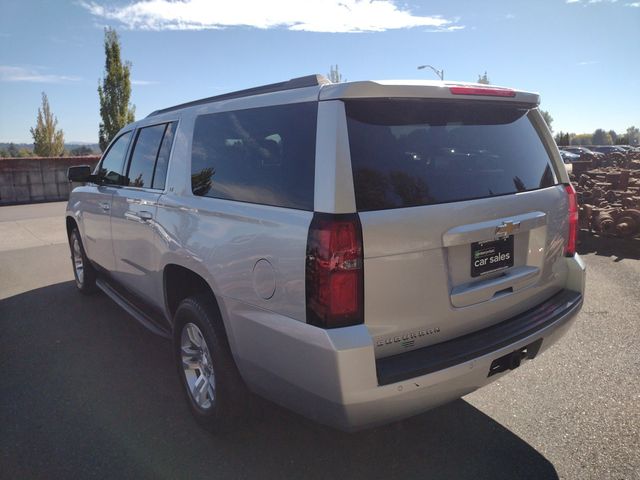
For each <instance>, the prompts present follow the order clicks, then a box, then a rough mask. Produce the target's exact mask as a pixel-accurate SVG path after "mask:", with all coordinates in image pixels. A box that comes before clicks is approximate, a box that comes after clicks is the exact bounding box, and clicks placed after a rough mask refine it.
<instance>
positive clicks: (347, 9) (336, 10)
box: [81, 0, 464, 33]
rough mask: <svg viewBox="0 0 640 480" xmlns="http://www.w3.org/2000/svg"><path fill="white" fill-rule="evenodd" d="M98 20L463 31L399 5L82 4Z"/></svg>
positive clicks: (154, 26) (281, 0)
mask: <svg viewBox="0 0 640 480" xmlns="http://www.w3.org/2000/svg"><path fill="white" fill-rule="evenodd" d="M81 5H82V6H83V7H85V8H86V9H87V10H89V12H91V13H92V14H93V15H94V16H96V17H100V18H103V19H107V20H112V21H113V20H115V21H117V22H120V23H122V24H123V25H124V26H126V27H127V28H130V29H135V30H204V29H219V28H225V27H235V26H244V27H253V28H260V29H270V28H284V29H288V30H295V31H306V32H332V33H348V32H382V31H385V30H391V29H400V28H414V27H431V28H432V29H434V30H443V31H454V30H456V29H458V30H459V29H461V28H464V27H463V26H460V25H453V24H454V23H455V22H454V21H452V20H448V19H445V18H443V17H441V16H440V15H431V16H420V15H414V14H413V13H412V12H411V11H410V10H408V9H407V8H405V7H399V6H397V5H396V3H395V1H394V0H316V1H315V2H313V4H310V3H308V2H305V1H301V0H271V1H266V0H234V1H232V2H229V1H224V0H217V1H216V0H182V1H179V2H174V1H170V0H135V1H133V2H132V3H130V4H128V5H124V6H104V5H102V4H101V3H98V2H96V1H91V2H82V3H81Z"/></svg>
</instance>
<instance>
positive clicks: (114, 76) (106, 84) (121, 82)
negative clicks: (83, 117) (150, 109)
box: [98, 28, 135, 151]
mask: <svg viewBox="0 0 640 480" xmlns="http://www.w3.org/2000/svg"><path fill="white" fill-rule="evenodd" d="M104 53H105V57H106V58H105V64H104V70H105V73H104V79H102V80H101V81H100V82H101V83H102V85H98V96H99V97H100V117H101V118H102V122H100V131H99V139H100V149H101V150H102V151H104V150H105V149H106V148H107V146H108V145H109V142H111V140H112V139H113V137H114V136H115V135H116V133H118V131H119V130H120V129H121V128H122V127H124V126H125V125H127V124H128V123H131V122H133V121H134V120H135V107H134V106H133V105H131V103H129V99H130V97H131V80H130V78H129V76H130V73H131V62H126V61H125V62H122V60H121V59H120V39H119V38H118V34H117V33H116V31H115V30H114V29H112V28H105V30H104Z"/></svg>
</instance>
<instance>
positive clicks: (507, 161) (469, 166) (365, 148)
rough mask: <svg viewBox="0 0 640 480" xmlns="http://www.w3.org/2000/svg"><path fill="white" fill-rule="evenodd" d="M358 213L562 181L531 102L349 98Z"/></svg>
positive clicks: (352, 162)
mask: <svg viewBox="0 0 640 480" xmlns="http://www.w3.org/2000/svg"><path fill="white" fill-rule="evenodd" d="M345 108H346V113H347V128H348V132H349V146H350V151H351V164H352V170H353V180H354V189H355V195H356V206H357V209H358V210H359V211H370V210H383V209H391V208H402V207H412V206H419V205H432V204H438V203H448V202H456V201H462V200H470V199H474V198H485V197H493V196H498V195H507V194H512V193H516V192H524V191H528V190H536V189H539V188H545V187H549V186H552V185H555V184H556V183H557V179H556V177H555V174H554V171H553V169H552V167H551V161H550V158H549V154H548V153H547V151H546V149H545V147H544V144H543V142H542V140H541V138H540V136H539V134H538V132H537V131H536V129H535V127H534V125H533V124H532V122H531V120H530V119H529V116H528V110H527V109H526V108H522V107H518V106H514V105H508V104H505V103H501V104H498V103H492V102H463V101H455V102H452V101H438V100H423V99H420V100H414V99H411V100H388V99H385V100H377V99H376V100H351V101H346V102H345Z"/></svg>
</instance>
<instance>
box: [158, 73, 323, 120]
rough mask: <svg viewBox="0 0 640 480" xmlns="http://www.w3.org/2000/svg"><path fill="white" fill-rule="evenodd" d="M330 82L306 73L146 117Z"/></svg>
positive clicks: (171, 108)
mask: <svg viewBox="0 0 640 480" xmlns="http://www.w3.org/2000/svg"><path fill="white" fill-rule="evenodd" d="M328 83H331V82H330V81H329V80H327V79H326V78H325V77H323V76H322V75H318V74H316V75H307V76H305V77H298V78H292V79H291V80H287V81H285V82H278V83H271V84H269V85H262V86H260V87H253V88H247V89H245V90H238V91H236V92H229V93H223V94H222V95H216V96H213V97H207V98H203V99H200V100H194V101H192V102H187V103H181V104H180V105H175V106H173V107H168V108H163V109H162V110H156V111H155V112H151V113H150V114H149V115H147V118H149V117H153V116H155V115H160V114H163V113H167V112H173V111H175V110H180V109H182V108H188V107H195V106H197V105H205V104H207V103H213V102H219V101H221V100H231V99H234V98H243V97H250V96H252V95H261V94H263V93H273V92H282V91H285V90H294V89H296V88H305V87H318V86H320V85H326V84H328Z"/></svg>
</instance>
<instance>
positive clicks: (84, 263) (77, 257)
mask: <svg viewBox="0 0 640 480" xmlns="http://www.w3.org/2000/svg"><path fill="white" fill-rule="evenodd" d="M69 247H70V248H71V263H72V265H73V276H74V277H75V279H76V286H77V287H78V290H80V292H82V293H84V294H90V293H93V292H95V291H96V271H95V269H94V268H93V265H91V262H89V259H88V258H87V255H86V254H85V252H84V247H83V246H82V239H81V238H80V232H79V231H78V229H77V228H74V229H73V230H72V232H71V235H69Z"/></svg>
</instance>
